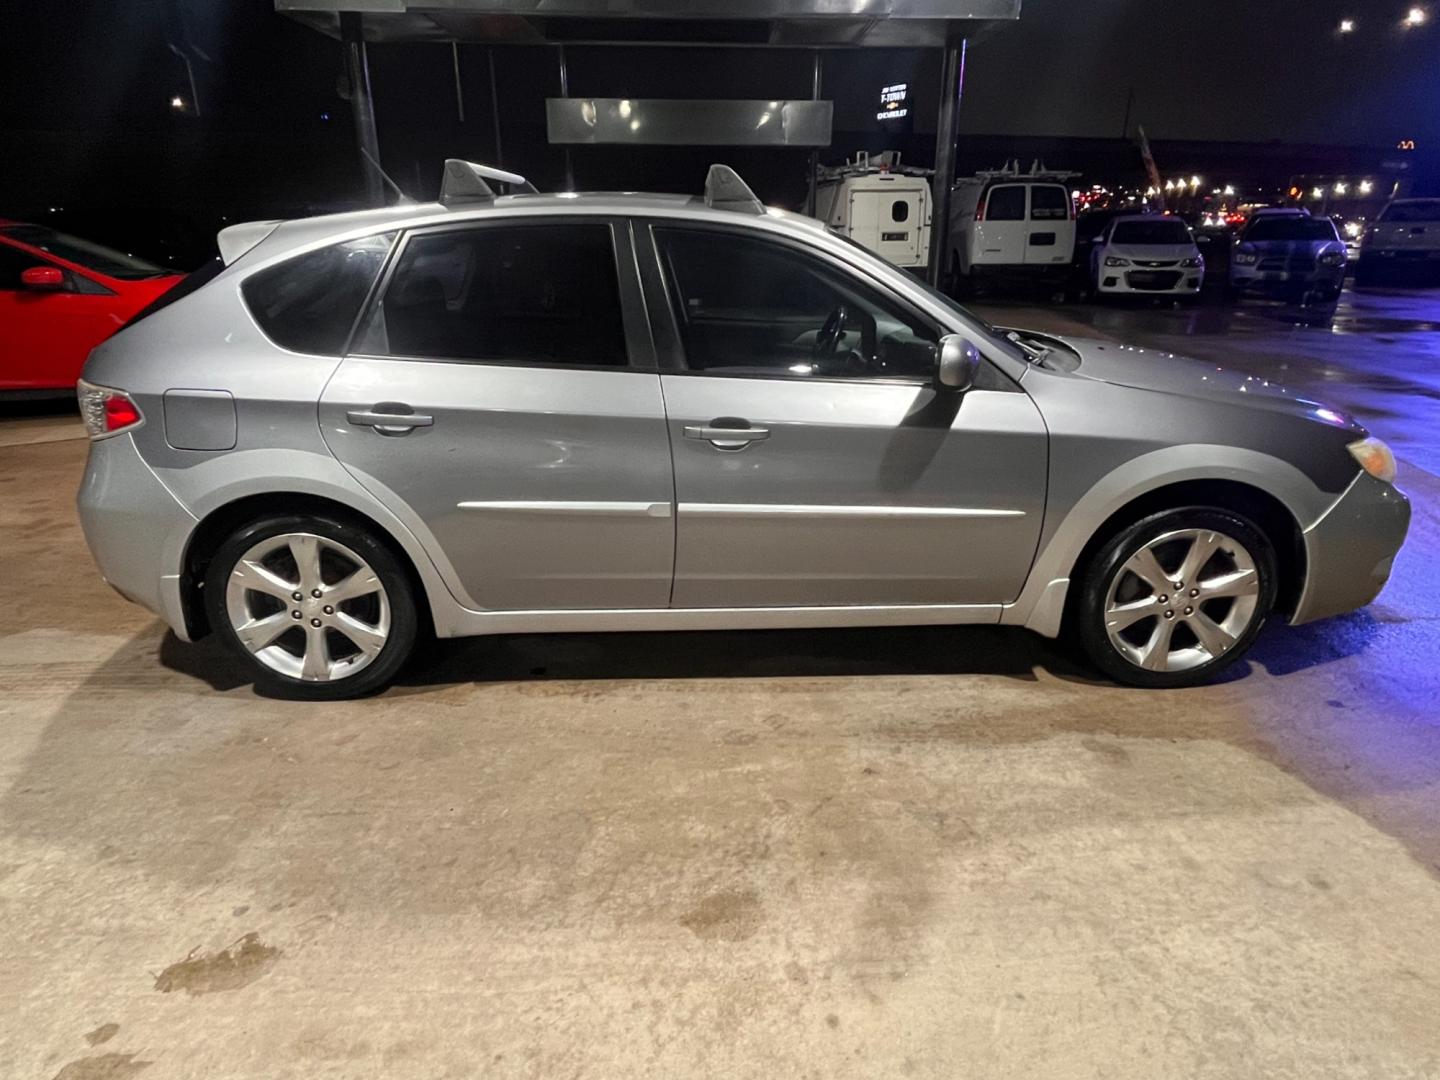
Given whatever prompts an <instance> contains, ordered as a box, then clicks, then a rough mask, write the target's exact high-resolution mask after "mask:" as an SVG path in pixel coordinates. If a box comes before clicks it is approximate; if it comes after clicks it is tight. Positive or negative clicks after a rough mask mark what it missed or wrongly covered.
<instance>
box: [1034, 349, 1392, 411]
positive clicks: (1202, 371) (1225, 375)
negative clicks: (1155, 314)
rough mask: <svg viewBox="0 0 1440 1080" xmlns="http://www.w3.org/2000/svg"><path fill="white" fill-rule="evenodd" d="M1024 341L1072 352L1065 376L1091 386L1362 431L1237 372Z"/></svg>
mask: <svg viewBox="0 0 1440 1080" xmlns="http://www.w3.org/2000/svg"><path fill="white" fill-rule="evenodd" d="M1025 334H1026V336H1027V337H1034V338H1042V339H1043V338H1046V337H1048V338H1050V339H1051V340H1053V341H1056V342H1059V343H1060V344H1062V345H1064V346H1065V347H1067V348H1069V349H1071V350H1073V351H1074V352H1076V353H1078V354H1079V356H1080V364H1079V366H1078V367H1076V368H1075V369H1074V370H1073V371H1072V372H1071V374H1072V375H1074V376H1077V377H1079V378H1085V379H1093V380H1094V381H1096V382H1106V383H1112V384H1114V385H1116V386H1128V387H1132V388H1134V389H1137V390H1152V391H1155V392H1157V393H1161V394H1174V395H1177V396H1181V397H1191V398H1206V399H1210V400H1216V401H1223V402H1226V403H1228V404H1231V405H1245V406H1250V407H1252V408H1258V409H1268V410H1270V411H1272V412H1283V413H1288V414H1290V415H1292V416H1308V417H1310V418H1311V419H1314V420H1319V421H1321V422H1323V423H1327V424H1330V425H1332V426H1335V427H1349V428H1353V429H1354V430H1356V431H1357V432H1363V431H1364V428H1362V427H1361V426H1360V425H1359V424H1357V423H1356V422H1355V421H1354V420H1353V419H1351V418H1350V417H1349V416H1347V415H1345V414H1344V413H1342V412H1340V411H1339V410H1338V409H1332V408H1329V407H1328V406H1325V405H1322V404H1321V403H1320V402H1317V401H1311V400H1310V399H1308V398H1305V397H1301V396H1299V395H1297V394H1294V393H1292V392H1291V391H1290V390H1289V389H1288V388H1287V387H1285V386H1284V385H1282V384H1280V383H1277V382H1274V381H1272V380H1269V379H1262V378H1259V377H1257V376H1254V375H1246V374H1245V373H1244V372H1242V371H1235V370H1232V369H1230V368H1225V367H1220V366H1217V365H1215V364H1209V363H1205V362H1203V361H1200V360H1192V359H1189V358H1188V357H1183V356H1176V355H1175V354H1174V353H1168V352H1160V351H1158V350H1155V349H1140V348H1136V347H1135V346H1132V345H1117V344H1115V343H1114V342H1112V341H1097V340H1094V339H1091V338H1071V337H1059V336H1057V335H1054V334H1037V333H1034V332H1032V331H1028V330H1027V331H1025Z"/></svg>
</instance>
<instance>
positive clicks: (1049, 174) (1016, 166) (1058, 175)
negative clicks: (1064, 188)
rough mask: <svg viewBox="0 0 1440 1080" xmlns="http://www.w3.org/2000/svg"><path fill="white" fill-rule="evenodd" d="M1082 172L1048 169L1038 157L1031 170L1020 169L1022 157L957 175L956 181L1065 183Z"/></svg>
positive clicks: (1078, 176)
mask: <svg viewBox="0 0 1440 1080" xmlns="http://www.w3.org/2000/svg"><path fill="white" fill-rule="evenodd" d="M1080 176H1081V174H1080V173H1078V172H1069V171H1066V170H1063V169H1047V168H1046V167H1045V163H1044V162H1043V161H1040V160H1039V159H1038V158H1037V159H1036V160H1035V161H1032V162H1031V163H1030V171H1029V172H1023V173H1022V172H1021V171H1020V159H1019V158H1016V159H1015V160H1014V161H1007V162H1006V163H1005V166H1004V168H1001V169H988V170H984V171H981V172H977V173H976V174H975V175H974V176H963V177H957V178H956V180H955V183H956V184H957V185H959V184H970V183H989V182H990V181H992V180H1053V181H1055V182H1057V183H1065V182H1066V181H1069V180H1078V179H1079V178H1080Z"/></svg>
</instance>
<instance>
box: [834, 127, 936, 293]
mask: <svg viewBox="0 0 1440 1080" xmlns="http://www.w3.org/2000/svg"><path fill="white" fill-rule="evenodd" d="M931 172H932V170H930V169H916V168H911V167H909V166H903V167H902V166H901V165H900V155H899V154H898V153H894V152H886V153H884V154H879V155H876V156H875V157H871V156H870V155H869V154H867V153H865V152H864V151H861V152H860V153H858V154H856V155H855V160H854V161H847V162H846V163H845V164H844V165H841V166H838V167H832V168H826V169H822V170H821V172H820V180H819V183H818V184H817V185H816V187H815V216H816V217H817V218H819V219H820V220H821V221H823V222H824V223H825V224H826V225H828V226H830V228H831V229H833V230H834V231H835V232H838V233H839V234H840V235H841V236H848V237H850V239H852V240H854V241H855V242H856V243H857V244H860V245H862V246H864V247H867V248H869V249H870V250H871V251H873V252H875V254H876V255H879V256H880V257H881V258H882V259H888V260H890V262H892V263H894V264H895V265H896V266H904V267H909V268H912V269H913V268H918V267H923V266H925V265H926V264H928V263H929V262H930V180H929V176H930V173H931Z"/></svg>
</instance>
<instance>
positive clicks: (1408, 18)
mask: <svg viewBox="0 0 1440 1080" xmlns="http://www.w3.org/2000/svg"><path fill="white" fill-rule="evenodd" d="M1429 18H1430V15H1429V13H1428V12H1426V10H1425V9H1424V8H1423V7H1412V8H1411V9H1410V10H1409V11H1407V12H1406V13H1405V25H1406V26H1410V27H1414V26H1424V25H1425V23H1426V22H1427V21H1428V20H1429Z"/></svg>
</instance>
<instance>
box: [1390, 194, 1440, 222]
mask: <svg viewBox="0 0 1440 1080" xmlns="http://www.w3.org/2000/svg"><path fill="white" fill-rule="evenodd" d="M1380 220H1381V221H1394V222H1405V223H1407V224H1413V223H1415V222H1421V221H1440V199H1416V200H1415V201H1413V202H1397V203H1391V204H1390V205H1389V206H1387V207H1386V208H1385V209H1384V210H1383V211H1382V212H1381V214H1380Z"/></svg>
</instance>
